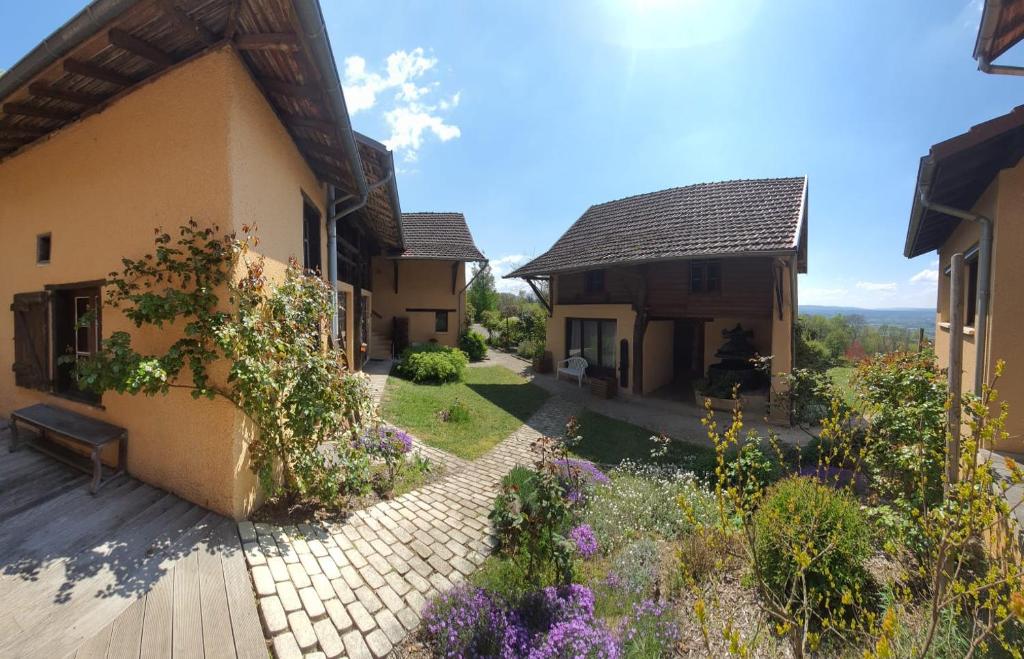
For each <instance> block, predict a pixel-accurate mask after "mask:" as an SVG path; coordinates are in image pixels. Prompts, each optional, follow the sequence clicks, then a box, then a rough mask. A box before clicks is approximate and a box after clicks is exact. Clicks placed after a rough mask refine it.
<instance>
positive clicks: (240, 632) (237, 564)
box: [220, 520, 268, 659]
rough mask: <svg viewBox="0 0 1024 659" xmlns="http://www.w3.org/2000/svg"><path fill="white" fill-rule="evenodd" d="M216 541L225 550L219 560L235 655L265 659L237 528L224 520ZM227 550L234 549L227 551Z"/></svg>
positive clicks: (261, 628) (266, 653) (261, 633)
mask: <svg viewBox="0 0 1024 659" xmlns="http://www.w3.org/2000/svg"><path fill="white" fill-rule="evenodd" d="M220 538H221V542H222V543H223V546H224V548H225V550H224V551H223V552H222V553H221V556H220V560H221V567H222V569H223V570H224V586H225V590H226V591H227V598H228V610H229V613H230V615H231V628H232V630H233V632H234V639H235V654H236V655H237V656H238V657H241V658H242V659H265V658H266V657H267V655H268V652H267V642H266V640H265V639H264V638H263V627H262V625H261V624H260V618H259V613H258V612H257V611H256V599H255V597H254V596H253V592H252V584H251V582H250V581H249V570H248V568H247V567H246V565H245V557H244V555H243V554H242V551H241V549H242V545H241V542H240V541H239V539H238V527H237V526H235V523H234V522H232V521H230V520H228V521H226V522H225V523H224V524H222V525H221V528H220ZM231 547H233V548H234V549H233V550H230V549H229V548H231Z"/></svg>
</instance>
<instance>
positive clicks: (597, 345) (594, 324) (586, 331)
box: [565, 318, 616, 373]
mask: <svg viewBox="0 0 1024 659" xmlns="http://www.w3.org/2000/svg"><path fill="white" fill-rule="evenodd" d="M615 333H616V324H615V321H614V320H601V319H590V318H569V319H567V321H566V334H565V343H566V353H567V354H568V356H569V357H576V356H579V357H583V358H584V359H586V360H587V363H588V364H589V365H590V371H591V372H592V373H614V371H615Z"/></svg>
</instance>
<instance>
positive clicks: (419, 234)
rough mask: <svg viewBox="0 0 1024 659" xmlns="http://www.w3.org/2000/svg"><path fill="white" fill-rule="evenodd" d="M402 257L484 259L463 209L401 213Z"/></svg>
mask: <svg viewBox="0 0 1024 659" xmlns="http://www.w3.org/2000/svg"><path fill="white" fill-rule="evenodd" d="M402 237H403V239H404V245H405V251H404V252H402V254H401V258H403V259H445V260H454V261H484V260H485V259H484V255H483V254H481V253H480V250H479V249H477V246H476V243H474V242H473V235H472V234H471V233H470V232H469V226H468V225H467V224H466V217H465V216H464V215H463V214H462V213H402Z"/></svg>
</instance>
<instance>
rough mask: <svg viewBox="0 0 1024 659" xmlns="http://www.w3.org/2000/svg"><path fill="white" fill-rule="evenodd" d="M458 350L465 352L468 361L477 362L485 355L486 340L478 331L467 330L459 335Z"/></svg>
mask: <svg viewBox="0 0 1024 659" xmlns="http://www.w3.org/2000/svg"><path fill="white" fill-rule="evenodd" d="M459 350H461V351H462V352H464V353H466V356H467V357H469V361H471V362H478V361H480V360H482V359H483V358H484V357H486V356H487V340H486V339H485V338H484V335H483V334H481V333H480V332H474V331H473V330H467V331H465V332H463V333H462V334H461V335H460V336H459Z"/></svg>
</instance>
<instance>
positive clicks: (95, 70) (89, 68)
mask: <svg viewBox="0 0 1024 659" xmlns="http://www.w3.org/2000/svg"><path fill="white" fill-rule="evenodd" d="M64 70H65V71H66V72H67V73H74V74H76V75H80V76H85V77H86V78H92V79H94V80H102V81H103V82H109V83H110V84H112V85H118V86H120V87H131V86H132V85H134V84H135V80H133V79H131V78H129V77H128V76H125V75H121V74H120V73H117V72H116V71H111V70H110V69H105V68H103V67H102V66H96V65H95V64H90V63H88V62H80V61H79V60H76V59H66V60H64Z"/></svg>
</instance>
